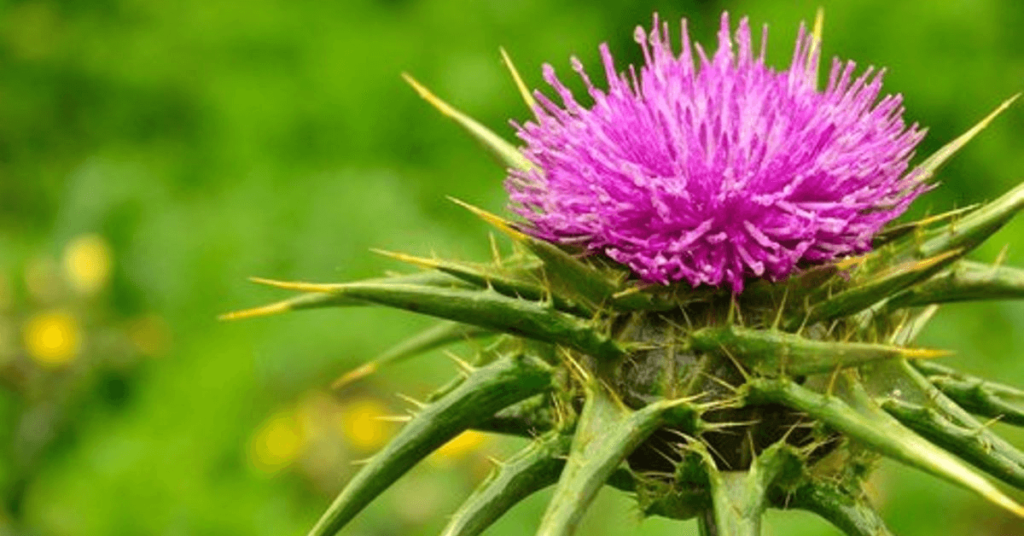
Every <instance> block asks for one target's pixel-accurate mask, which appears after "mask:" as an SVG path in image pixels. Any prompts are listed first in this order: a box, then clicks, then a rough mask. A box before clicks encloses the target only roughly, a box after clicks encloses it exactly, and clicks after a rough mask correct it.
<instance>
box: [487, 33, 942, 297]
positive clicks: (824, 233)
mask: <svg viewBox="0 0 1024 536" xmlns="http://www.w3.org/2000/svg"><path fill="white" fill-rule="evenodd" d="M653 28H654V30H653V31H651V32H650V34H647V33H646V32H645V30H644V29H643V28H639V27H638V28H637V31H636V40H637V42H638V43H639V44H640V45H641V47H642V49H643V53H644V59H645V64H644V65H643V66H642V67H641V68H640V69H639V72H637V70H636V69H635V68H633V67H630V69H629V71H628V73H625V74H620V73H619V72H618V71H617V70H616V68H615V64H614V62H613V60H612V56H611V53H610V52H609V50H608V47H607V45H602V46H601V48H600V50H601V57H602V59H603V63H604V68H605V73H606V76H607V84H608V89H607V90H602V89H599V88H598V87H596V86H595V85H594V84H593V83H592V82H591V80H590V78H589V77H588V75H587V74H586V72H585V71H584V69H583V66H582V64H581V63H580V62H579V60H577V59H576V58H573V59H572V66H573V69H574V70H575V71H576V72H577V73H578V74H579V75H580V76H581V77H582V79H583V82H584V83H585V85H586V88H587V92H588V93H589V96H590V99H591V100H592V101H593V104H592V105H591V106H589V107H588V106H585V105H583V104H581V103H579V102H578V101H577V100H576V98H575V97H574V95H573V94H572V92H571V91H570V90H569V89H568V88H567V87H566V86H565V85H564V84H562V82H561V81H559V79H558V78H557V77H556V75H555V72H554V69H553V68H552V67H551V66H550V65H545V66H544V79H545V80H546V81H547V83H548V84H550V85H551V87H552V88H553V89H554V90H555V91H556V92H557V94H558V96H559V99H560V100H561V104H560V105H559V104H557V103H555V102H554V101H552V100H551V99H549V98H547V97H545V96H544V95H543V94H541V93H539V92H538V93H537V94H536V97H537V102H538V105H537V107H536V108H535V110H534V111H535V113H536V116H537V119H536V121H535V122H532V121H531V122H527V123H525V124H524V125H521V126H517V128H518V135H519V137H520V138H521V139H522V140H523V141H524V142H525V144H526V147H525V150H524V152H525V154H526V156H527V157H528V158H529V159H530V161H531V162H533V163H534V164H535V166H534V167H533V168H532V169H531V170H526V171H520V170H514V171H512V172H510V175H509V178H508V180H507V181H506V187H507V188H508V190H509V192H510V196H511V199H512V203H513V209H514V210H515V211H516V212H517V213H518V214H519V215H521V216H522V217H523V218H525V219H526V220H527V222H528V227H527V230H528V231H529V232H531V233H533V234H535V235H536V236H538V237H541V238H544V239H547V240H551V241H554V242H558V243H563V244H576V245H580V246H583V247H585V248H586V249H588V250H591V251H595V252H601V253H603V254H605V255H607V256H608V257H610V258H611V259H614V260H615V261H617V262H620V263H622V264H624V265H627V266H628V267H629V268H631V269H632V270H633V271H634V272H635V273H636V274H637V275H638V276H639V277H640V278H641V279H644V280H646V281H650V282H657V283H662V284H668V283H671V282H675V281H681V280H686V281H688V282H689V283H690V284H691V285H693V286H695V287H696V286H698V285H702V284H707V285H713V286H719V285H723V284H729V285H731V287H732V288H733V290H734V291H736V292H738V291H740V290H741V289H742V288H743V284H744V279H745V278H748V277H766V278H770V279H779V278H782V277H785V276H786V275H788V274H790V273H791V272H792V271H793V270H794V269H795V268H796V266H797V265H798V264H799V263H816V262H825V261H828V260H831V259H833V258H836V257H841V256H844V255H848V254H852V253H857V252H861V251H865V250H867V249H869V248H870V245H871V239H872V237H873V236H874V235H875V234H876V233H877V232H878V230H879V229H880V228H881V227H882V226H883V225H884V224H885V223H887V222H888V221H890V220H891V219H893V218H895V217H896V216H898V215H899V214H901V213H902V212H903V211H904V210H905V209H906V207H907V206H908V205H909V204H910V202H911V201H912V200H913V199H914V198H915V197H916V196H917V195H918V194H920V193H921V192H922V191H924V190H925V189H926V186H924V185H922V183H921V181H919V180H916V176H915V174H914V173H913V172H910V173H908V172H907V170H908V160H909V159H910V157H911V156H912V152H913V149H914V147H915V146H916V145H917V143H918V142H919V141H920V140H921V138H922V137H923V135H924V131H923V130H920V129H918V128H917V125H916V124H915V125H912V126H910V127H909V128H908V127H907V126H906V125H905V124H904V122H903V119H902V113H903V108H902V99H901V97H900V96H899V95H887V96H885V97H883V98H881V99H879V98H878V97H879V93H880V91H881V86H882V73H883V71H876V70H874V69H873V68H868V69H867V70H865V71H864V72H863V73H861V74H860V75H859V76H856V77H855V76H854V71H855V65H854V63H853V62H843V61H840V60H838V59H836V60H833V63H832V68H831V71H830V74H829V77H828V84H827V85H826V87H825V88H824V89H823V90H819V89H818V88H817V87H816V86H817V72H818V56H819V52H818V44H817V42H816V38H815V37H814V36H813V35H811V34H809V33H807V32H806V31H805V30H804V29H803V28H801V30H800V34H799V36H798V38H797V42H796V48H795V51H794V53H793V60H792V64H791V65H790V67H789V68H788V69H786V70H780V71H776V70H775V69H773V68H771V67H768V66H767V65H766V64H765V59H764V48H765V41H766V38H767V28H766V29H765V31H764V33H763V34H762V39H761V45H760V47H759V49H758V51H757V54H756V55H755V51H754V49H753V46H752V44H751V35H750V27H749V25H748V23H747V20H746V19H743V20H741V21H740V24H739V28H738V29H737V31H736V35H735V41H733V39H732V38H731V36H730V32H731V27H730V24H729V19H728V16H727V15H726V14H723V15H722V21H721V29H720V30H719V33H718V50H717V51H716V52H715V54H714V56H713V57H710V58H709V57H708V56H707V55H706V54H705V52H704V50H703V49H702V48H701V47H700V45H693V47H692V48H691V45H690V39H689V36H688V34H687V28H686V21H685V20H684V21H683V23H682V52H681V53H680V54H678V55H677V54H675V53H674V52H673V50H672V46H671V44H670V36H669V29H668V25H667V24H659V22H658V19H657V16H655V18H654V24H653ZM695 59H696V64H695Z"/></svg>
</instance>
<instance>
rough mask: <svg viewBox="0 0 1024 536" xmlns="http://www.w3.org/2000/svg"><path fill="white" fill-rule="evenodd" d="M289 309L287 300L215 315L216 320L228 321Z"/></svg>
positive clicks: (277, 312)
mask: <svg viewBox="0 0 1024 536" xmlns="http://www.w3.org/2000/svg"><path fill="white" fill-rule="evenodd" d="M288 311H291V306H290V304H289V303H288V302H277V303H271V304H269V305H262V306H260V307H253V308H251V309H243V310H241V311H231V312H229V313H224V314H222V315H220V316H218V317H217V320H221V321H228V320H244V319H246V318H256V317H259V316H270V315H276V314H280V313H287V312H288Z"/></svg>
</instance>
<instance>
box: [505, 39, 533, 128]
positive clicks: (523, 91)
mask: <svg viewBox="0 0 1024 536" xmlns="http://www.w3.org/2000/svg"><path fill="white" fill-rule="evenodd" d="M498 50H500V51H501V59H502V60H503V61H504V62H505V66H506V67H508V72H509V74H511V75H512V80H513V81H515V83H516V88H517V89H518V90H519V94H520V95H522V97H523V102H525V103H526V107H527V108H529V109H530V111H531V112H533V114H534V117H536V116H537V101H536V100H534V98H533V95H531V94H530V90H529V88H527V87H526V84H525V83H523V78H522V77H521V76H519V71H518V70H517V69H516V66H515V65H513V63H512V58H510V57H509V56H508V52H505V47H500V48H499V49H498Z"/></svg>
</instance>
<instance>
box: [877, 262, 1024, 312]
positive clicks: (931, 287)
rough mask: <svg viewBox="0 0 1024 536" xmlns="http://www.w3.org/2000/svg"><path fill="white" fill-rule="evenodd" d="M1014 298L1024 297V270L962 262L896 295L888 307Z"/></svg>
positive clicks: (892, 308)
mask: <svg viewBox="0 0 1024 536" xmlns="http://www.w3.org/2000/svg"><path fill="white" fill-rule="evenodd" d="M1012 299H1017V300H1019V299H1024V270H1021V269H1020V268H1012V267H1008V266H990V265H986V264H982V263H978V262H972V261H960V262H958V263H956V264H955V265H954V266H953V267H952V268H950V269H949V270H945V271H943V272H942V273H939V274H936V275H934V276H932V277H931V278H930V279H928V280H926V281H923V282H921V283H919V284H917V285H915V286H914V287H911V288H910V289H908V290H906V291H904V292H902V293H900V294H899V295H897V296H894V297H892V298H891V299H890V300H889V301H888V303H887V304H886V306H887V307H888V308H889V309H891V310H894V309H898V308H903V307H919V306H922V305H929V304H933V303H949V302H961V301H979V300H1012Z"/></svg>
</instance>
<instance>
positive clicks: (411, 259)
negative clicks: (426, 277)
mask: <svg viewBox="0 0 1024 536" xmlns="http://www.w3.org/2000/svg"><path fill="white" fill-rule="evenodd" d="M370 251H372V252H373V253H376V254H377V255H383V256H384V257H387V258H389V259H395V260H396V261H399V262H404V263H407V264H411V265H413V266H417V267H419V268H423V269H426V270H436V269H437V268H438V266H439V265H440V262H439V261H437V260H434V259H428V258H426V257H417V256H415V255H409V254H407V253H398V252H395V251H387V250H384V249H378V248H370Z"/></svg>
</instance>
